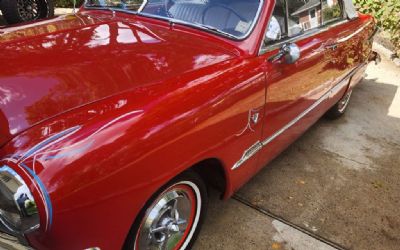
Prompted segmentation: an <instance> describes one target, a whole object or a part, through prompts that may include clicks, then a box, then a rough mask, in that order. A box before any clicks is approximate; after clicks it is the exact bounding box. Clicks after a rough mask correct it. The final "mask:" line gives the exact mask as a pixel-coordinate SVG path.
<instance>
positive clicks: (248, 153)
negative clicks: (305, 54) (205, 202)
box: [232, 64, 365, 170]
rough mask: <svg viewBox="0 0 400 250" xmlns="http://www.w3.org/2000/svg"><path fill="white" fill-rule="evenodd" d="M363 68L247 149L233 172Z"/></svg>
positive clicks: (347, 76)
mask: <svg viewBox="0 0 400 250" xmlns="http://www.w3.org/2000/svg"><path fill="white" fill-rule="evenodd" d="M363 66H365V64H361V65H359V66H358V67H356V68H354V69H352V70H351V71H350V73H349V74H347V75H346V76H345V77H343V79H342V80H341V81H340V82H339V83H338V84H336V85H335V86H334V87H333V88H332V89H330V90H329V91H328V92H326V93H325V94H324V95H323V96H322V97H321V98H319V99H318V100H317V101H316V102H314V103H313V104H312V105H311V106H310V107H309V108H307V109H306V110H304V111H303V112H302V113H301V114H300V115H298V116H297V117H296V118H294V119H293V120H292V121H290V122H289V123H288V124H286V125H285V126H284V127H283V128H281V129H280V130H278V131H277V132H276V133H274V134H273V135H271V136H270V137H268V138H266V139H265V140H263V141H262V142H260V141H257V142H256V143H255V144H254V145H253V146H251V147H250V148H249V149H247V150H246V151H245V152H244V153H243V155H242V158H240V160H239V161H238V162H236V163H235V165H233V167H232V170H235V169H237V168H239V167H240V166H242V165H243V164H244V163H245V162H246V161H247V160H249V159H250V158H251V157H253V156H254V155H255V154H256V153H257V152H258V151H260V150H261V149H262V148H263V147H265V146H267V145H268V144H269V143H271V142H272V141H273V140H275V139H276V138H277V137H278V136H280V135H281V134H283V133H284V132H285V131H286V130H288V129H289V128H291V127H292V126H293V125H295V124H296V123H297V122H298V121H300V120H301V119H302V118H304V117H305V116H306V115H308V114H309V113H310V112H311V111H313V110H314V109H315V108H317V107H318V106H319V105H320V104H321V103H322V102H323V101H325V100H328V99H329V98H330V97H331V96H332V94H334V93H336V92H337V91H339V90H340V89H341V88H343V87H345V86H346V85H348V84H349V80H350V78H351V77H352V76H353V74H354V72H356V71H357V70H358V69H360V68H362V67H363Z"/></svg>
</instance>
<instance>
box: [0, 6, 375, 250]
mask: <svg viewBox="0 0 400 250" xmlns="http://www.w3.org/2000/svg"><path fill="white" fill-rule="evenodd" d="M307 11H309V14H310V15H308V16H307V15H303V14H304V13H305V12H307ZM375 28H376V23H375V21H374V19H373V18H372V17H370V16H368V15H362V14H358V13H356V12H355V10H354V7H353V6H352V3H351V1H347V0H345V1H342V0H318V1H315V0H312V3H311V4H309V2H308V1H296V0H293V1H290V0H289V1H284V0H276V1H275V0H147V1H142V0H137V1H116V0H113V1H111V0H88V1H86V3H85V5H84V6H83V7H82V8H81V9H80V11H79V12H78V13H77V14H76V15H67V16H61V17H57V18H54V19H51V20H45V21H39V22H37V23H35V24H30V25H26V26H23V25H21V26H16V27H12V28H6V29H2V30H1V32H0V50H1V53H2V57H1V58H2V59H1V60H2V61H0V64H1V65H2V67H1V70H0V135H1V136H0V225H1V226H0V228H1V229H0V230H1V231H3V232H5V233H7V234H9V235H12V236H13V237H15V238H16V239H19V240H20V242H22V243H23V244H25V245H29V246H32V247H33V248H35V249H67V250H71V249H121V248H124V249H135V250H139V249H190V248H191V246H192V245H193V242H194V240H195V238H196V236H197V235H198V233H199V230H200V226H201V224H202V222H203V220H204V217H205V214H206V209H207V204H208V197H207V188H208V187H209V186H215V187H216V188H218V189H220V191H221V192H222V194H223V198H225V199H227V198H229V197H230V196H231V195H232V194H233V193H234V192H235V191H236V190H238V189H239V188H240V187H241V186H242V185H243V184H244V183H246V181H248V180H249V178H251V177H252V176H253V175H254V174H256V173H257V171H259V170H260V169H261V168H262V167H263V166H265V165H266V164H267V163H268V162H270V161H271V160H272V159H273V158H274V157H276V156H277V155H278V154H279V153H280V152H282V151H283V150H284V149H285V148H286V147H288V145H290V144H291V143H292V142H293V141H294V140H296V138H298V137H299V136H300V135H301V134H303V133H304V132H305V131H306V130H307V129H308V128H309V127H310V126H311V125H312V124H313V123H315V122H316V121H317V120H318V119H319V118H320V117H321V116H323V115H324V114H326V115H327V116H329V117H331V118H337V117H340V116H341V115H343V114H344V112H345V111H346V108H347V107H348V104H349V101H350V97H351V93H352V91H353V88H354V87H355V86H356V84H357V83H358V82H359V81H360V80H361V79H362V77H363V75H364V72H365V69H366V67H367V63H368V61H369V58H370V55H371V53H372V37H373V35H374V31H375Z"/></svg>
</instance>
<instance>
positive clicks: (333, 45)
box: [325, 43, 339, 50]
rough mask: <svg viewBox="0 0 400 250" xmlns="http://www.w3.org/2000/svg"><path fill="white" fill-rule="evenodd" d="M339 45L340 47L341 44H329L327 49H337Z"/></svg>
mask: <svg viewBox="0 0 400 250" xmlns="http://www.w3.org/2000/svg"><path fill="white" fill-rule="evenodd" d="M338 47H339V45H338V44H337V43H334V44H329V45H326V46H325V48H326V49H331V50H337V48H338Z"/></svg>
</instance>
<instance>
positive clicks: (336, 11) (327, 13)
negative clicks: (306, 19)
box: [322, 0, 343, 24]
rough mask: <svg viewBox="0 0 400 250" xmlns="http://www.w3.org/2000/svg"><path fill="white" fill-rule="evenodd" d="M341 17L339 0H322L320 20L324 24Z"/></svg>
mask: <svg viewBox="0 0 400 250" xmlns="http://www.w3.org/2000/svg"><path fill="white" fill-rule="evenodd" d="M342 17H343V13H342V8H341V6H340V3H339V0H322V22H323V23H324V24H327V23H330V22H333V21H336V20H339V19H341V18H342Z"/></svg>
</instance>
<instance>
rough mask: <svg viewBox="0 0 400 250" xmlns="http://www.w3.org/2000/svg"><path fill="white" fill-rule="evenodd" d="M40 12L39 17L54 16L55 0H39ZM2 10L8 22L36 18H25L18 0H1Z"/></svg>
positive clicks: (13, 22)
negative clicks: (22, 16) (21, 13)
mask: <svg viewBox="0 0 400 250" xmlns="http://www.w3.org/2000/svg"><path fill="white" fill-rule="evenodd" d="M38 4H39V6H38V7H39V13H38V17H37V19H40V18H46V17H52V16H54V2H53V0H39V3H38ZM0 6H1V11H2V13H3V18H4V19H5V20H6V22H7V23H8V24H16V23H21V22H25V21H34V20H23V19H22V18H21V16H20V13H19V11H18V5H17V1H16V0H1V4H0Z"/></svg>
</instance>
